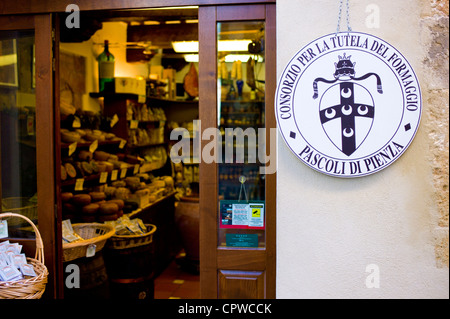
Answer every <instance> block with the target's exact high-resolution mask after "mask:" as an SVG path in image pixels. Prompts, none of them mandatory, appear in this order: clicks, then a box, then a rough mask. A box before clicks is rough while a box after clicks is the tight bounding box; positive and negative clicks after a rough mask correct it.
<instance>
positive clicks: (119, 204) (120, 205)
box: [108, 199, 125, 210]
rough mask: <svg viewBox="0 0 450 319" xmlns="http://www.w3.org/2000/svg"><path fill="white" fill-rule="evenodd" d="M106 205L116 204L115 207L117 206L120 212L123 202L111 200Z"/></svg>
mask: <svg viewBox="0 0 450 319" xmlns="http://www.w3.org/2000/svg"><path fill="white" fill-rule="evenodd" d="M108 203H112V204H116V205H117V206H119V210H122V209H123V207H124V206H125V202H124V201H123V200H121V199H111V200H109V201H108Z"/></svg>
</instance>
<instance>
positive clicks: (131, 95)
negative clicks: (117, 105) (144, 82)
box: [89, 92, 139, 99]
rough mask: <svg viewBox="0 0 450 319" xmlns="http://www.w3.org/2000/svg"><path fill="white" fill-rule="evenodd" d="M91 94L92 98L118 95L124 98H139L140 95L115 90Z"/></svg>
mask: <svg viewBox="0 0 450 319" xmlns="http://www.w3.org/2000/svg"><path fill="white" fill-rule="evenodd" d="M89 96H90V97H92V98H97V99H98V98H101V97H116V98H122V99H137V98H138V97H139V95H138V94H133V93H115V92H91V93H89Z"/></svg>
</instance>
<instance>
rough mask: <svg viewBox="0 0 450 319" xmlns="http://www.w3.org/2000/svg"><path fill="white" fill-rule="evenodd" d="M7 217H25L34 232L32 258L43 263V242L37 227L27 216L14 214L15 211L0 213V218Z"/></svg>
mask: <svg viewBox="0 0 450 319" xmlns="http://www.w3.org/2000/svg"><path fill="white" fill-rule="evenodd" d="M7 217H19V218H22V219H25V220H26V221H27V222H28V223H29V224H30V225H31V227H33V230H34V232H35V234H36V254H35V257H34V259H36V260H38V261H40V262H41V263H43V264H44V243H43V241H42V237H41V233H40V232H39V230H38V229H37V227H36V225H35V224H34V223H33V222H32V221H31V220H30V219H29V218H28V217H25V216H23V215H20V214H15V213H4V214H0V219H2V218H7Z"/></svg>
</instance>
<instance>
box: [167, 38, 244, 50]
mask: <svg viewBox="0 0 450 319" xmlns="http://www.w3.org/2000/svg"><path fill="white" fill-rule="evenodd" d="M251 42H252V41H251V40H220V41H219V43H218V46H217V50H218V51H219V52H248V45H249V44H250V43H251ZM172 46H173V49H174V51H175V52H177V53H195V52H198V41H174V42H172Z"/></svg>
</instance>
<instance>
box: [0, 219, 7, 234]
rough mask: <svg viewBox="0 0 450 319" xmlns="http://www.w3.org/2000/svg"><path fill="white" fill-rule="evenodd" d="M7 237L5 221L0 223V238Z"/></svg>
mask: <svg viewBox="0 0 450 319" xmlns="http://www.w3.org/2000/svg"><path fill="white" fill-rule="evenodd" d="M6 237H8V222H7V221H6V220H2V221H0V238H6Z"/></svg>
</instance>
